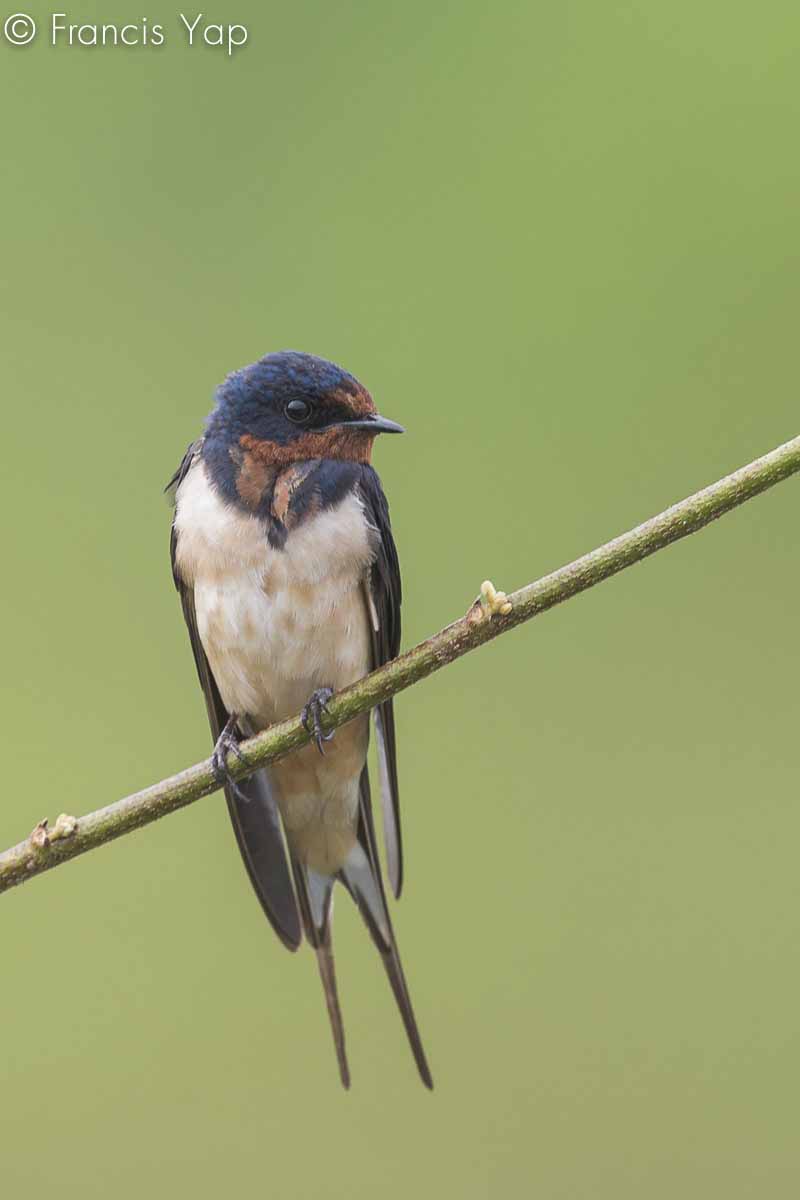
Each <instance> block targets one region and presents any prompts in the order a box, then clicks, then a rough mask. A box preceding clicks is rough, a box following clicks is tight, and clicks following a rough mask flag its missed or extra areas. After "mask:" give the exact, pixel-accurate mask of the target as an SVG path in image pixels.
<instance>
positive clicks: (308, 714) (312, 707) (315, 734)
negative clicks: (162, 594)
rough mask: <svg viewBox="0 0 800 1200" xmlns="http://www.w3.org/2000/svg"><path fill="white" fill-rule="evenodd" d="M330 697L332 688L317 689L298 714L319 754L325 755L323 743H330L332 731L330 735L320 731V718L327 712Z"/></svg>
mask: <svg viewBox="0 0 800 1200" xmlns="http://www.w3.org/2000/svg"><path fill="white" fill-rule="evenodd" d="M332 695H333V688H329V687H321V688H317V690H316V691H315V692H314V693H313V694H312V695H311V696H310V697H309V699H308V703H307V704H306V705H305V706H304V707H303V711H302V712H301V714H300V720H301V721H302V722H303V724H304V725H305V727H306V729H307V730H308V732H309V733H310V734H311V736H312V738H313V739H314V741H315V743H316V746H317V749H318V750H319V752H320V754H324V753H325V746H324V743H325V742H329V741H331V739H332V738H333V732H332V731H331V733H324V732H323V730H322V716H323V714H324V713H325V711H326V710H327V707H328V701H329V700H330V698H331V696H332Z"/></svg>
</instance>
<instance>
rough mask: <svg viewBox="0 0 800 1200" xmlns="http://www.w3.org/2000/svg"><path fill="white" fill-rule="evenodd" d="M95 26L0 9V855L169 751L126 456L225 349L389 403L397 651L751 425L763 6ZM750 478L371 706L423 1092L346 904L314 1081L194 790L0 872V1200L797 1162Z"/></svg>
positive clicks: (150, 472)
mask: <svg viewBox="0 0 800 1200" xmlns="http://www.w3.org/2000/svg"><path fill="white" fill-rule="evenodd" d="M9 11H11V10H10V9H9ZM31 11H32V12H33V14H34V15H35V16H37V17H39V18H40V19H46V12H45V10H44V9H43V8H41V7H40V6H38V5H37V7H36V8H33V9H31ZM147 12H148V17H149V19H150V21H151V23H152V22H155V21H162V22H163V23H164V25H165V28H166V30H167V36H168V39H169V41H168V44H167V45H165V46H164V47H162V48H160V49H153V50H149V51H148V50H142V49H132V50H120V49H117V50H111V49H107V50H105V51H103V50H100V49H92V50H77V49H73V50H69V49H66V48H63V47H62V48H57V49H53V48H51V47H48V46H47V45H46V44H45V40H44V35H41V36H40V38H39V40H38V41H37V42H36V43H35V44H34V45H32V46H30V47H28V48H27V49H12V48H10V47H9V46H7V45H5V44H3V45H0V98H1V99H2V110H3V113H4V117H3V158H4V162H5V182H4V188H3V196H2V201H1V202H0V203H2V228H3V229H4V231H5V237H4V249H3V270H2V280H1V281H0V287H2V292H3V300H2V321H3V327H4V338H3V342H4V346H5V353H4V355H3V361H2V377H1V382H2V395H3V451H4V453H3V463H4V466H3V471H2V479H1V480H0V488H1V489H2V496H1V497H0V499H1V500H2V510H3V512H4V513H5V514H6V519H5V522H4V535H3V541H4V544H3V580H4V586H3V588H2V599H1V600H0V606H1V609H2V612H1V615H2V626H1V627H2V629H3V631H4V632H3V636H2V644H3V646H2V648H3V688H2V727H3V730H4V733H5V754H4V760H3V763H4V765H3V775H4V787H3V795H4V800H3V804H2V806H1V807H0V845H8V844H10V843H12V842H15V841H17V840H18V839H19V838H20V837H22V836H24V835H25V834H26V833H27V832H28V831H29V830H30V829H31V828H32V826H33V825H34V823H35V822H36V821H38V820H39V819H40V818H41V817H42V816H44V815H45V814H48V815H49V816H50V817H51V819H52V818H54V817H55V816H56V815H57V814H58V813H59V812H61V811H64V810H65V811H67V812H74V813H78V814H80V813H83V812H86V811H88V810H89V809H91V808H94V807H96V806H98V805H100V804H103V803H105V802H107V801H110V800H112V799H115V798H117V797H119V796H121V795H123V794H125V793H126V792H128V791H131V790H133V789H135V788H138V787H140V786H143V785H145V784H147V783H150V782H152V781H155V780H157V779H159V778H160V777H162V776H164V775H167V774H169V773H171V772H173V771H175V770H177V769H178V768H180V767H182V766H184V765H186V764H188V763H190V762H193V761H195V760H197V759H199V758H200V757H202V756H205V755H206V754H207V752H208V749H209V746H208V740H209V739H208V732H207V727H206V719H205V714H204V711H203V705H202V701H201V697H200V694H199V691H198V689H197V686H196V684H195V678H194V669H193V666H192V662H191V656H190V652H189V647H188V644H187V639H186V636H185V633H184V629H183V624H182V620H181V617H180V613H179V607H178V603H177V599H176V596H175V595H174V593H173V589H172V584H171V580H170V575H169V566H168V557H167V535H168V525H169V511H168V508H167V505H166V503H165V501H164V499H163V497H162V496H161V488H162V486H163V484H164V483H165V481H166V480H167V478H168V477H169V475H170V473H171V472H172V470H173V468H174V466H175V465H176V463H177V462H178V460H179V459H180V456H181V454H182V452H183V449H184V447H185V446H186V444H187V443H188V442H189V441H190V440H191V439H192V438H193V437H194V436H195V435H196V434H197V432H198V431H199V429H200V428H201V423H202V420H203V417H204V415H205V413H206V412H207V411H208V409H209V407H210V403H211V395H212V391H213V388H214V387H215V385H216V384H217V383H218V382H219V381H220V380H221V379H222V377H223V376H224V375H225V374H226V372H227V371H228V370H230V369H232V368H234V367H237V366H240V365H242V364H244V363H246V362H250V361H252V360H253V359H254V358H256V357H258V356H260V355H261V354H263V353H265V352H266V351H268V350H270V349H278V348H281V347H286V346H290V347H296V348H301V349H307V350H311V351H314V352H316V353H319V354H322V355H326V356H328V357H331V358H334V359H336V360H338V361H340V362H341V363H343V364H344V365H346V366H347V367H348V368H349V369H350V370H352V371H354V372H355V373H356V374H357V375H358V376H359V377H360V378H362V379H363V380H364V382H365V383H366V384H367V385H368V386H369V387H370V388H371V389H372V390H373V392H374V394H375V396H376V398H377V400H378V403H379V404H380V407H381V410H382V411H383V412H385V413H386V414H387V415H389V416H391V417H394V418H395V419H397V420H400V421H402V422H403V424H405V425H406V426H407V427H408V428H409V430H410V432H409V435H408V436H407V437H406V438H405V439H402V440H401V441H397V442H395V441H392V442H391V444H389V443H381V444H380V446H379V447H378V451H377V466H378V468H379V470H380V471H381V473H382V475H383V478H384V482H385V485H386V489H387V491H388V493H389V497H390V500H391V503H392V511H393V517H394V524H395V530H396V536H397V541H398V544H399V548H400V552H401V558H402V561H403V565H404V570H405V588H406V606H405V631H404V644H405V645H411V644H413V643H414V642H415V641H417V640H418V639H419V638H421V637H423V636H424V635H426V634H427V633H429V632H431V631H433V630H434V629H436V628H438V627H439V626H441V625H442V624H444V623H446V622H447V621H448V620H450V619H452V618H453V617H454V616H456V615H457V614H459V613H462V612H463V611H464V610H465V609H466V608H467V606H468V604H469V603H470V601H471V600H472V598H473V597H474V595H475V593H476V591H477V588H478V585H479V584H480V581H481V580H482V579H484V578H485V577H486V576H490V577H492V578H493V579H494V580H495V582H496V583H497V584H498V586H501V587H505V588H507V589H510V588H512V587H515V586H518V585H520V584H522V583H525V582H527V581H528V580H530V579H532V578H534V577H536V576H537V575H539V574H541V573H543V572H545V571H547V570H549V569H551V568H553V567H555V566H558V565H559V564H561V563H562V562H565V561H567V560H568V559H570V558H572V557H574V556H575V555H577V554H579V553H581V552H583V551H585V550H587V549H589V548H591V547H592V546H594V545H596V544H597V543H599V542H601V541H603V540H605V539H607V538H609V537H611V536H613V535H614V534H616V533H618V532H620V531H621V530H623V529H625V528H627V527H629V526H630V525H632V524H634V523H636V522H638V521H639V520H642V519H644V518H645V517H647V516H649V515H651V514H652V513H654V512H656V511H658V510H660V509H661V508H663V507H665V506H666V505H667V504H669V503H671V502H672V501H674V500H677V499H679V498H680V497H682V496H683V495H685V494H687V493H689V492H691V491H694V490H695V489H696V488H698V487H700V486H702V485H704V484H705V483H708V482H710V481H712V480H713V479H715V478H717V477H718V476H720V475H721V474H723V473H725V472H726V471H728V470H730V469H732V468H734V467H736V466H738V465H740V464H741V463H743V462H746V461H747V460H749V459H751V458H753V457H755V456H756V455H757V454H760V453H762V452H764V451H766V450H768V449H770V448H771V447H772V446H773V445H776V444H778V443H779V442H781V441H784V440H786V439H787V438H789V437H791V436H792V435H794V434H796V433H797V432H798V420H797V373H798V366H797V344H798V334H797V321H798V300H799V299H800V286H799V285H798V257H800V256H799V255H798V199H799V198H800V197H799V193H800V172H799V171H798V163H797V148H796V147H797V131H798V124H799V121H800V89H799V87H798V75H797V69H798V68H797V64H798V46H799V45H800V15H799V14H798V11H797V6H796V4H790V3H788V2H787V3H767V4H761V5H757V6H742V5H740V6H735V5H733V6H732V5H731V4H729V3H723V2H722V0H718V2H712V0H700V2H699V3H698V2H697V0H693V2H692V3H689V2H688V0H673V2H672V3H670V4H669V5H664V4H662V5H655V4H653V3H652V2H651V0H638V2H630V0H627V2H626V3H611V4H602V5H600V4H596V3H590V2H588V0H583V2H581V3H578V2H568V3H559V4H556V3H550V4H540V5H531V4H528V3H525V4H523V3H518V4H516V3H507V4H504V3H501V4H499V5H494V6H491V7H490V6H487V5H485V4H479V3H476V2H474V0H466V2H462V3H460V4H446V5H445V4H441V5H434V6H431V5H430V4H428V3H422V2H421V0H406V3H404V4H403V5H391V6H390V5H386V4H384V5H379V4H374V3H370V4H368V3H364V2H363V0H362V2H360V3H348V2H342V3H338V4H336V5H331V4H328V3H322V2H320V0H313V2H312V0H300V2H299V3H296V4H291V5H290V4H285V5H281V6H273V7H271V8H269V9H266V8H265V7H263V6H261V5H256V4H255V3H249V2H248V0H241V3H239V4H237V5H235V6H234V5H233V4H230V3H229V4H227V5H226V6H225V9H224V11H220V10H217V11H215V12H208V13H207V17H208V18H209V19H216V20H224V21H237V22H244V23H246V24H248V25H249V27H250V44H249V45H248V46H247V48H246V49H245V50H243V51H240V52H239V53H238V54H237V55H236V56H235V57H234V58H232V59H230V60H229V59H228V58H227V57H225V54H224V52H220V51H217V50H209V49H205V48H195V49H193V50H191V51H190V50H188V49H187V48H186V47H185V46H184V44H183V41H182V37H181V33H180V26H179V24H178V18H177V13H176V12H173V11H171V10H166V9H163V7H162V9H161V10H156V9H155V8H151V9H149V10H147ZM68 15H69V19H71V20H105V21H110V20H117V21H118V22H121V21H122V20H123V19H125V18H127V19H131V20H137V19H138V18H139V17H140V16H141V13H140V11H139V10H138V9H131V8H129V7H128V8H126V7H123V6H121V5H119V4H110V3H109V4H104V5H102V7H101V6H99V5H95V6H94V7H92V6H91V5H88V6H86V7H84V8H82V9H80V10H77V9H74V10H72V11H71V12H70V13H69V14H68ZM798 495H799V494H798V490H797V484H796V483H788V484H785V485H783V486H782V487H780V488H778V489H776V490H775V491H774V492H771V493H770V494H769V495H768V496H766V497H764V498H762V499H759V500H757V501H755V502H753V503H752V504H751V505H749V506H747V508H746V509H744V510H742V511H740V512H738V513H736V514H734V515H732V516H729V517H726V518H725V520H724V521H723V522H721V523H720V524H719V525H718V526H715V527H714V528H713V529H711V530H709V531H707V532H705V533H703V534H701V535H699V536H698V537H696V538H692V539H690V540H689V541H688V542H686V543H684V544H682V545H680V546H678V547H675V548H673V549H671V550H669V551H666V552H665V553H663V554H660V555H658V556H657V557H656V558H655V559H653V560H652V561H650V562H649V563H648V564H647V565H645V566H644V567H642V568H640V569H637V570H635V571H629V572H626V573H624V574H623V575H622V576H620V577H619V578H617V579H616V580H614V581H612V582H610V583H608V584H606V585H604V586H603V587H602V588H599V589H597V590H595V591H592V592H591V593H590V594H588V595H586V596H584V597H582V598H580V599H578V600H576V601H574V602H571V603H569V604H568V605H565V606H564V607H563V608H561V609H559V610H557V611H555V612H553V613H551V614H549V615H548V616H546V617H544V618H543V619H541V620H540V621H537V622H536V623H535V624H534V625H532V626H528V627H526V628H525V629H523V630H520V631H518V632H516V633H514V634H513V635H510V636H508V637H507V638H503V639H501V640H500V641H499V642H497V643H495V644H493V645H492V646H491V647H490V648H488V649H485V650H483V651H481V653H480V654H478V655H471V656H469V657H468V658H466V659H464V660H463V661H461V662H459V663H457V664H455V665H453V666H452V667H450V668H449V669H448V670H446V671H444V672H442V673H441V674H440V675H437V676H436V677H435V678H434V679H432V680H430V681H428V682H426V683H423V684H422V685H420V686H418V687H416V688H415V689H414V690H413V691H411V692H409V693H407V694H406V695H405V696H404V697H403V698H402V699H401V700H400V702H399V705H398V708H399V713H398V718H399V730H400V739H401V748H402V756H401V769H402V786H403V794H404V807H405V823H406V837H407V854H408V875H407V888H406V894H405V896H404V898H403V901H402V904H401V905H400V906H399V908H398V909H397V910H396V913H397V925H398V933H399V937H400V943H401V947H402V949H403V951H404V956H405V961H406V966H407V969H408V974H409V978H410V983H411V988H412V992H413V995H414V998H415V1001H416V1006H417V1011H418V1015H419V1019H420V1022H421V1025H422V1029H423V1033H424V1035H425V1040H426V1043H427V1046H428V1049H429V1051H430V1057H431V1061H432V1064H433V1069H434V1075H435V1077H436V1082H437V1089H436V1091H435V1093H434V1094H433V1095H432V1096H430V1095H428V1094H426V1093H425V1092H424V1090H423V1089H422V1088H421V1086H420V1084H419V1083H418V1081H417V1079H416V1077H415V1072H414V1068H413V1064H412V1062H411V1058H410V1055H409V1053H408V1050H407V1047H406V1045H405V1044H404V1039H403V1035H402V1030H401V1027H400V1023H399V1020H398V1019H397V1017H396V1014H395V1012H394V1011H393V1005H392V1002H391V998H390V995H389V993H388V989H387V987H386V985H385V981H384V979H383V978H382V974H381V972H380V966H379V963H378V962H377V961H376V957H375V955H374V953H373V951H372V949H371V947H370V945H369V944H368V941H367V938H366V936H365V934H364V933H363V931H362V929H361V928H360V926H359V923H358V920H357V918H356V915H355V914H354V912H353V911H352V908H351V906H350V905H349V903H348V902H347V900H346V898H344V897H343V898H342V899H341V900H340V903H339V905H338V909H337V922H336V924H337V940H338V957H339V968H340V976H341V985H342V994H343V995H342V999H343V1004H344V1007H345V1016H346V1022H347V1028H348V1034H349V1044H350V1048H351V1061H352V1067H353V1075H354V1087H353V1090H352V1092H351V1093H350V1094H349V1095H345V1094H343V1093H342V1092H341V1091H340V1089H339V1085H338V1082H337V1077H336V1071H335V1066H334V1059H333V1052H332V1048H331V1046H330V1044H329V1043H330V1037H329V1032H328V1028H327V1022H326V1017H325V1012H324V1005H323V1001H322V997H321V995H320V989H319V985H318V982H317V979H316V977H315V966H314V963H313V958H312V956H311V955H309V953H308V952H307V951H306V952H304V953H301V954H299V955H297V956H296V957H295V958H292V957H290V956H289V955H287V954H286V953H285V952H284V951H283V950H282V949H281V947H280V946H279V945H278V943H277V941H276V940H275V939H274V937H273V936H272V935H271V933H270V931H269V929H268V927H267V926H266V923H265V922H264V920H263V918H262V915H261V912H260V910H259V907H258V905H257V903H256V902H255V901H254V898H253V896H252V895H251V893H250V889H249V885H248V883H247V881H246V878H245V875H244V873H243V871H242V869H241V866H240V862H239V859H238V855H237V852H236V849H235V847H234V843H233V839H232V836H231V834H230V831H229V829H228V825H227V817H226V815H225V813H224V811H223V805H222V804H221V802H220V799H219V797H212V798H208V799H206V800H204V801H201V802H200V803H198V804H197V805H195V806H194V807H192V808H190V809H188V810H186V811H184V812H182V813H181V814H178V815H176V816H173V817H171V818H169V819H168V820H164V821H161V822H159V823H157V824H155V825H153V826H151V827H149V828H148V829H147V830H145V831H143V832H140V833H137V834H135V835H133V836H130V837H126V838H124V839H123V840H122V841H120V842H118V843H116V844H115V845H114V846H112V847H107V848H105V849H103V850H101V851H98V852H96V853H93V854H91V855H89V856H87V857H86V858H84V859H82V860H81V861H79V862H77V863H75V864H72V865H70V866H68V867H66V868H64V869H63V870H59V871H57V872H54V873H53V874H51V875H48V876H45V877H44V878H42V879H40V880H37V881H35V882H33V883H31V884H30V885H29V886H27V887H25V888H21V889H17V890H16V891H14V892H12V893H9V894H8V895H5V896H3V897H2V899H0V945H2V980H1V981H0V1016H1V1019H2V1039H1V1041H2V1049H1V1050H0V1062H1V1063H2V1071H1V1074H0V1152H1V1153H2V1165H0V1177H1V1178H2V1185H3V1191H4V1193H5V1194H9V1195H10V1194H12V1193H16V1194H25V1195H34V1196H43V1195H44V1194H45V1192H49V1191H51V1190H57V1191H58V1193H59V1194H60V1195H61V1196H63V1197H65V1198H67V1200H71V1198H72V1197H94V1196H97V1197H100V1196H102V1197H107V1196H114V1197H118V1198H120V1200H126V1198H127V1197H140V1196H142V1195H155V1196H162V1195H170V1194H173V1193H177V1194H181V1195H183V1194H186V1195H193V1196H196V1197H198V1198H204V1197H216V1196H218V1195H220V1194H226V1195H248V1196H259V1195H264V1196H269V1195H273V1194H277V1195H280V1196H282V1197H286V1198H287V1200H294V1198H298V1200H300V1198H302V1200H305V1198H307V1197H316V1196H320V1197H322V1196H334V1197H338V1196H345V1195H346V1196H348V1197H351V1198H353V1200H360V1198H361V1197H372V1196H374V1195H375V1194H376V1193H379V1194H380V1195H381V1196H383V1197H385V1198H386V1200H392V1198H394V1197H401V1196H407V1195H409V1194H412V1195H415V1194H416V1195H421V1196H436V1195H444V1196H457V1197H463V1198H465V1200H470V1198H472V1197H487V1196H494V1195H498V1194H499V1195H505V1196H509V1197H523V1196H528V1195H532V1194H533V1195H540V1196H543V1197H547V1198H548V1200H561V1198H563V1200H574V1198H577V1197H581V1198H583V1197H585V1198H587V1200H588V1198H589V1197H591V1198H592V1200H594V1198H597V1197H602V1198H606V1197H607V1198H608V1200H629V1198H630V1200H634V1198H636V1200H638V1198H639V1197H642V1196H647V1197H649V1198H656V1200H657V1198H660V1197H664V1198H666V1197H670V1198H672V1197H675V1196H689V1197H707V1196H720V1197H723V1196H724V1197H725V1198H726V1200H732V1198H737V1197H751V1196H753V1195H754V1194H756V1193H757V1192H763V1193H765V1194H769V1196H770V1197H771V1198H775V1197H778V1198H780V1200H782V1198H783V1197H787V1198H788V1197H795V1196H796V1195H797V1194H798V1188H800V1146H798V1138H797V1107H798V1082H797V1081H798V1078H799V1077H800V1039H799V1038H798V1010H799V1008H800V1005H799V1003H798V1002H799V1001H800V969H799V968H798V954H799V950H798V939H799V938H800V889H799V888H798V872H797V845H798V839H800V807H798V804H797V797H796V787H797V763H796V746H797V722H798V715H800V714H799V709H798V695H797V687H796V677H797V667H796V653H797V646H796V608H797V605H796V592H797V587H798V583H800V569H799V568H798V555H797V504H798Z"/></svg>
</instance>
